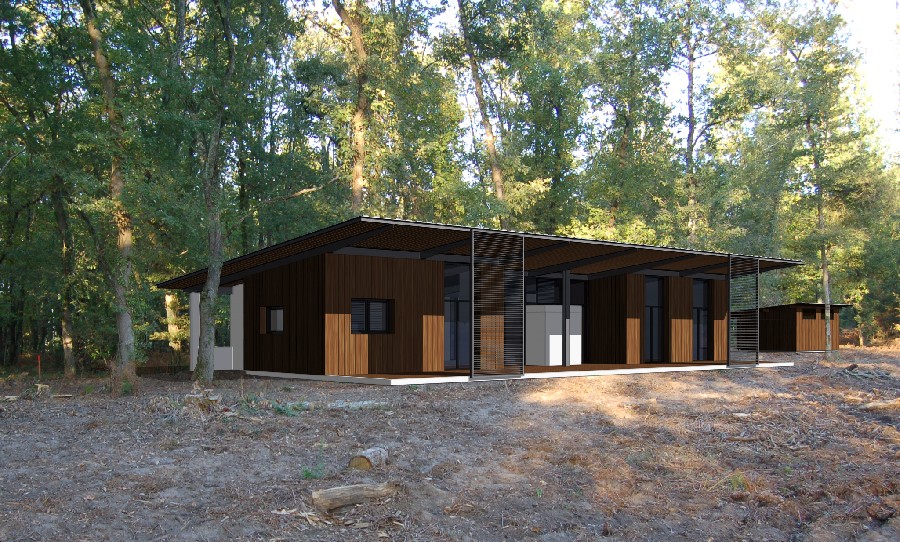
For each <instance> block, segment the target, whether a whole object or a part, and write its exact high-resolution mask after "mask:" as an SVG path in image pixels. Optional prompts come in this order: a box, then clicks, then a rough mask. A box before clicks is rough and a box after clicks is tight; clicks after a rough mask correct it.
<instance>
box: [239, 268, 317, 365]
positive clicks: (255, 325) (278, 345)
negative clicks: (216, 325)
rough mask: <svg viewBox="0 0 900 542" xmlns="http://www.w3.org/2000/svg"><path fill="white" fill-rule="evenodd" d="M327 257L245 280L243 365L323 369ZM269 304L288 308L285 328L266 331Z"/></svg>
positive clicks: (273, 270) (264, 272)
mask: <svg viewBox="0 0 900 542" xmlns="http://www.w3.org/2000/svg"><path fill="white" fill-rule="evenodd" d="M323 273H324V257H322V256H317V257H313V258H309V259H306V260H302V261H299V262H296V263H292V264H287V265H283V266H281V267H276V268H274V269H269V270H267V271H263V272H261V273H257V274H255V275H252V276H249V277H247V278H246V279H244V368H245V369H246V370H248V371H271V372H281V373H298V374H324V372H323V371H324V329H325V327H324V322H323V320H322V313H323V310H322V309H323V293H322V292H323V285H324V275H323ZM265 307H284V332H283V333H268V334H267V333H265Z"/></svg>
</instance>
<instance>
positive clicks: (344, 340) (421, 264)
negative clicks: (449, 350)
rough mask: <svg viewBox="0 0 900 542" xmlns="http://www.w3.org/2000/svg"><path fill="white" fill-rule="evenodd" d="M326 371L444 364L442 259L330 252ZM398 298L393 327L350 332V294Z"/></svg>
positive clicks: (408, 369) (425, 368)
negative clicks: (374, 331) (386, 330)
mask: <svg viewBox="0 0 900 542" xmlns="http://www.w3.org/2000/svg"><path fill="white" fill-rule="evenodd" d="M325 277H326V279H325V369H324V370H325V374H330V375H361V374H370V373H384V374H396V373H418V372H430V371H442V370H443V368H444V303H443V296H444V266H443V263H442V262H436V261H430V260H409V259H402V260H401V259H395V258H381V257H371V256H349V255H343V254H327V255H325ZM354 298H359V299H388V300H392V301H393V331H392V332H391V333H372V334H353V333H351V332H350V300H351V299H354Z"/></svg>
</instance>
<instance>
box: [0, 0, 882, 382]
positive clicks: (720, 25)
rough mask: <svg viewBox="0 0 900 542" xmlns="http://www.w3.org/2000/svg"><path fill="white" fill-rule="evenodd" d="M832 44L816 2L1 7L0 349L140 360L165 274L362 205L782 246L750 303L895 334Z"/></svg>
mask: <svg viewBox="0 0 900 542" xmlns="http://www.w3.org/2000/svg"><path fill="white" fill-rule="evenodd" d="M848 43H849V40H848V37H847V29H846V26H845V23H844V21H843V20H842V18H841V17H840V15H839V14H838V13H837V11H836V5H835V2H833V1H817V2H796V1H793V0H780V1H776V0H772V1H766V2H763V1H757V0H745V1H730V0H717V1H715V2H700V1H698V0H580V1H575V0H541V1H535V0H482V1H475V0H458V1H457V2H445V1H444V2H435V1H429V0H399V1H396V0H391V1H390V2H386V1H367V0H345V1H343V2H342V1H340V0H334V1H333V2H321V3H315V2H299V3H298V2H285V1H283V0H248V1H246V2H233V1H231V0H200V1H198V2H187V1H186V0H167V1H165V2H146V1H140V0H139V1H137V2H135V1H130V0H129V1H124V0H109V1H106V0H53V1H47V0H22V1H16V0H14V1H11V2H9V1H8V2H5V3H3V4H2V5H0V132H2V138H0V192H2V193H0V365H5V364H12V363H14V362H15V361H16V360H17V359H18V358H19V357H20V356H21V355H22V354H25V353H51V354H53V355H55V356H56V357H57V358H58V359H60V360H65V363H66V367H67V369H68V370H69V371H70V372H72V371H74V370H75V368H76V366H87V365H91V364H93V363H98V362H111V361H112V360H117V363H110V366H111V367H120V366H125V365H129V364H131V363H132V361H133V360H135V359H137V360H140V359H142V358H143V357H145V356H146V353H147V351H148V350H149V349H150V347H151V344H152V342H153V341H157V340H169V339H171V340H172V341H174V342H176V343H177V342H178V341H179V340H181V339H183V337H182V335H183V332H182V334H181V335H178V334H177V333H176V331H174V330H175V329H176V328H175V327H173V325H174V322H173V319H179V318H183V312H184V311H183V305H184V301H183V300H180V301H179V300H178V299H177V297H174V296H169V297H166V298H165V299H164V292H161V291H158V290H156V289H155V288H154V287H153V286H152V285H153V284H154V283H155V282H156V281H159V280H162V279H164V278H167V277H171V276H173V275H176V274H180V273H185V272H189V271H192V270H195V269H198V268H202V267H209V268H210V269H215V268H216V266H221V263H222V261H223V260H225V259H227V258H229V257H233V256H236V255H238V254H241V253H245V252H249V251H252V250H255V249H258V248H262V247H264V246H267V245H270V244H273V243H276V242H279V241H283V240H286V239H289V238H292V237H296V236H298V235H301V234H304V233H307V232H310V231H313V230H315V229H318V228H320V227H322V226H325V225H327V224H330V223H334V222H336V221H338V220H340V219H344V218H347V217H349V216H352V215H355V214H369V215H379V216H387V217H400V218H408V219H417V220H427V221H436V222H446V223H456V224H466V225H479V226H487V227H501V226H502V227H504V228H510V229H519V230H528V231H534V232H542V233H555V234H563V235H575V236H581V237H590V238H598V239H609V240H619V241H633V242H643V243H651V244H673V245H677V246H684V247H691V248H698V249H711V250H727V251H731V252H738V253H749V254H764V255H771V256H782V257H792V258H800V259H803V260H804V261H806V262H807V263H808V264H809V265H807V266H804V267H803V268H801V269H800V270H796V271H790V272H781V273H778V274H776V275H774V276H771V277H768V276H767V277H766V279H765V280H766V283H765V286H766V292H767V299H766V301H767V302H791V301H801V300H802V301H816V300H827V301H829V302H842V301H843V302H848V303H851V304H852V305H853V308H854V310H853V311H852V314H850V315H849V316H847V318H850V319H852V320H854V322H850V321H848V322H845V323H846V324H854V323H855V325H856V326H857V327H858V328H859V330H860V334H861V337H862V338H864V339H865V340H871V339H874V338H884V337H887V336H890V335H892V334H893V335H896V334H898V333H900V309H898V306H900V298H898V292H900V264H898V258H897V254H900V229H898V228H900V227H898V224H900V174H898V171H900V169H898V165H897V162H896V157H894V158H893V161H892V158H891V157H887V156H885V154H884V151H883V148H882V145H881V143H880V142H879V141H878V140H877V139H876V138H875V135H874V131H873V128H872V124H873V123H872V120H871V116H870V112H869V111H867V109H866V107H865V103H866V100H865V96H864V95H863V94H862V93H861V91H860V85H859V80H858V75H857V62H858V57H857V54H856V52H855V51H854V50H853V49H852V48H851V47H850V46H849V45H848ZM211 275H213V273H211ZM218 280H219V279H218V275H217V274H216V276H215V278H214V280H213V279H212V278H211V279H210V280H209V281H208V283H207V284H206V287H205V288H204V291H205V292H206V293H205V297H204V299H203V302H202V305H201V306H202V307H203V310H202V311H201V312H202V313H203V315H202V317H203V318H204V319H205V321H206V323H207V324H208V323H209V322H212V319H214V318H215V310H214V304H215V296H216V291H217V288H218ZM167 304H168V305H169V309H170V310H169V311H168V313H167V311H166V306H167ZM167 314H168V315H167ZM167 324H170V325H169V326H167ZM129 334H130V337H129ZM169 334H171V337H170V336H169ZM212 340H213V339H212V338H211V336H202V337H201V342H203V341H206V342H207V343H208V344H209V345H212ZM210 348H211V346H210Z"/></svg>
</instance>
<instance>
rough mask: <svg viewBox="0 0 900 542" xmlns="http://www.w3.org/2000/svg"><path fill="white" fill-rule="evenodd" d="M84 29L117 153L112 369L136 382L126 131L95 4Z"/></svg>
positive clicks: (84, 5) (89, 5)
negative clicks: (116, 338)
mask: <svg viewBox="0 0 900 542" xmlns="http://www.w3.org/2000/svg"><path fill="white" fill-rule="evenodd" d="M80 4H81V9H82V11H83V13H84V20H85V26H86V27H87V32H88V36H89V37H90V41H91V49H92V51H93V54H94V63H95V64H96V66H97V73H98V75H99V77H100V87H101V89H102V91H103V106H104V113H105V114H106V120H107V122H108V123H109V126H110V129H111V130H112V134H113V139H114V143H115V145H114V150H113V156H112V160H111V164H110V170H109V191H110V197H111V199H112V203H113V221H114V222H115V226H116V231H117V236H118V239H117V246H118V249H119V258H118V261H117V262H116V263H115V264H114V265H115V267H114V271H113V273H112V286H113V294H114V299H115V308H116V329H117V331H118V336H119V344H118V352H117V361H116V364H115V366H114V367H113V371H112V372H113V375H112V376H113V379H114V380H116V381H118V380H129V381H133V380H134V326H133V324H132V315H131V307H130V306H129V304H128V290H129V289H130V286H131V276H132V262H131V253H132V229H133V227H132V223H131V217H130V216H129V214H128V212H127V211H126V210H125V206H124V204H123V202H122V193H123V192H124V190H125V177H124V174H123V171H122V153H123V147H124V129H123V127H122V123H121V119H120V117H119V112H118V110H117V109H116V103H115V100H116V81H115V78H114V77H113V74H112V70H111V69H110V64H109V60H108V59H107V58H106V53H105V52H104V49H103V34H102V33H101V32H100V29H99V28H98V27H97V16H96V12H95V10H94V5H93V2H92V0H80Z"/></svg>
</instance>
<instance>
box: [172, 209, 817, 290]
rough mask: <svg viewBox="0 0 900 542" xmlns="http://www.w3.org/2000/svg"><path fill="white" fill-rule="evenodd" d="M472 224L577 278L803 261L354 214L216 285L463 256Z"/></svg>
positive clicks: (532, 267)
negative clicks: (311, 267) (321, 266)
mask: <svg viewBox="0 0 900 542" xmlns="http://www.w3.org/2000/svg"><path fill="white" fill-rule="evenodd" d="M473 231H480V232H490V233H506V234H512V235H519V236H522V237H523V238H524V246H525V249H524V250H525V271H526V273H527V274H528V275H530V276H548V275H549V276H553V275H554V274H555V273H560V272H563V271H568V272H570V273H572V274H573V275H576V276H580V277H582V278H602V277H606V276H615V275H621V274H625V273H647V274H650V273H656V274H666V275H674V276H682V277H706V278H725V277H726V276H727V275H728V261H729V256H739V257H743V258H753V259H757V260H759V270H760V271H761V272H763V271H771V270H774V269H782V268H786V267H792V266H796V265H800V264H802V263H803V262H801V261H799V260H788V259H782V258H768V257H762V256H747V255H742V254H728V253H722V252H709V251H702V250H690V249H683V248H675V247H664V246H653V245H639V244H630V243H619V242H615V241H599V240H593V239H578V238H571V237H561V236H554V235H540V234H532V233H524V232H511V231H502V230H491V229H486V228H471V227H466V226H455V225H448V224H435V223H429V222H415V221H410V220H399V219H388V218H377V217H367V216H361V217H356V218H351V219H350V220H347V221H344V222H341V223H339V224H335V225H333V226H330V227H327V228H324V229H321V230H318V231H315V232H312V233H309V234H307V235H303V236H301V237H297V238H295V239H291V240H289V241H285V242H283V243H278V244H276V245H272V246H270V247H266V248H264V249H261V250H257V251H255V252H251V253H249V254H245V255H243V256H238V257H237V258H233V259H231V260H228V261H226V262H224V264H223V265H222V275H221V279H220V283H221V284H222V285H223V286H227V285H229V284H235V283H237V282H240V280H241V279H243V278H244V277H246V276H249V275H252V274H255V273H259V272H261V271H265V270H266V269H271V268H274V267H278V266H281V265H285V264H288V263H292V262H295V261H300V260H303V259H306V258H310V257H313V256H318V255H320V254H326V253H329V252H338V253H343V254H365V255H373V256H387V257H394V258H410V259H437V260H444V261H457V262H468V261H469V257H470V253H471V234H472V232H473ZM205 281H206V269H200V270H198V271H194V272H192V273H188V274H186V275H182V276H179V277H175V278H172V279H170V280H167V281H164V282H160V283H158V284H157V285H156V286H157V287H158V288H165V289H173V290H186V291H199V289H200V288H201V287H202V285H203V283H204V282H205Z"/></svg>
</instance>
